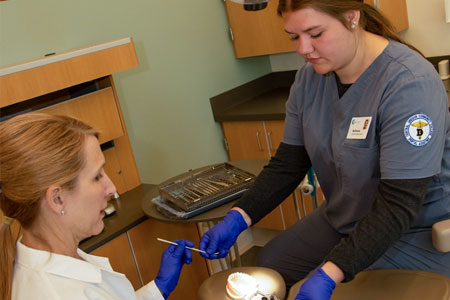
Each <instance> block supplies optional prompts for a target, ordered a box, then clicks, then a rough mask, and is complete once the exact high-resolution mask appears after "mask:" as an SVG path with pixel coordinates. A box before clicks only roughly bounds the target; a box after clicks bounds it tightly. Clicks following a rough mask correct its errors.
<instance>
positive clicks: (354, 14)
mask: <svg viewBox="0 0 450 300" xmlns="http://www.w3.org/2000/svg"><path fill="white" fill-rule="evenodd" d="M360 17H361V12H360V11H359V10H349V11H347V12H346V13H345V18H346V19H347V21H348V24H349V27H350V25H351V24H353V23H354V22H355V23H356V24H359V19H360Z"/></svg>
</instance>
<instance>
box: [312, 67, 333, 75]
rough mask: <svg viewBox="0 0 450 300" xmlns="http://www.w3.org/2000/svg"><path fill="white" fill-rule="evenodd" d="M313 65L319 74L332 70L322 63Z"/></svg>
mask: <svg viewBox="0 0 450 300" xmlns="http://www.w3.org/2000/svg"><path fill="white" fill-rule="evenodd" d="M313 67H314V70H315V71H316V73H317V74H320V75H325V74H328V73H330V72H331V71H332V70H331V69H330V67H328V66H324V65H313Z"/></svg>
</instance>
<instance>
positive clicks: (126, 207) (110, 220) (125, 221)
mask: <svg viewBox="0 0 450 300" xmlns="http://www.w3.org/2000/svg"><path fill="white" fill-rule="evenodd" d="M155 188H156V185H154V184H145V183H143V184H141V185H140V186H138V187H136V188H134V189H132V190H130V191H128V192H126V193H123V194H122V195H121V196H120V198H119V200H110V202H112V203H113V204H114V207H115V208H116V212H115V213H113V214H112V215H110V216H108V217H106V218H105V219H104V223H105V229H104V230H103V231H102V233H100V234H99V235H96V236H93V237H90V238H88V239H85V240H83V241H82V242H81V243H80V245H79V248H80V249H82V250H83V251H85V252H88V253H89V252H91V251H93V250H95V249H97V248H98V247H100V246H102V245H104V244H106V243H107V242H109V241H111V240H113V239H114V238H116V237H118V236H119V235H121V234H122V233H124V232H126V231H127V230H129V229H131V228H133V227H134V226H136V225H138V224H140V223H142V222H143V221H145V220H146V219H147V216H146V215H145V214H144V211H143V210H142V201H143V200H144V199H146V198H148V197H152V198H153V197H154V196H153V194H152V193H153V191H154V190H155Z"/></svg>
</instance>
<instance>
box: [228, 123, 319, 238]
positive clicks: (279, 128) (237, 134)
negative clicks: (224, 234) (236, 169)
mask: <svg viewBox="0 0 450 300" xmlns="http://www.w3.org/2000/svg"><path fill="white" fill-rule="evenodd" d="M222 130H223V134H224V138H225V144H226V145H227V151H228V158H229V159H230V160H247V159H267V160H269V159H270V157H271V156H273V155H275V153H276V150H277V149H278V146H279V144H280V143H281V141H282V139H283V131H284V121H282V120H270V121H233V122H223V123H222ZM296 193H297V199H301V197H300V194H299V192H298V191H296ZM317 197H318V202H319V203H321V201H323V195H322V193H321V191H320V190H318V192H317ZM303 198H304V202H305V204H304V205H305V211H306V213H307V214H308V213H310V212H311V211H312V201H311V197H310V196H304V197H303ZM298 205H299V208H300V214H301V215H302V217H303V207H302V206H303V204H302V203H298ZM297 221H298V217H297V213H296V209H295V202H294V197H293V196H292V195H291V196H289V197H287V198H286V199H285V200H284V201H283V203H281V204H280V205H279V206H278V207H276V208H275V209H274V210H273V211H272V212H271V213H270V214H268V215H267V216H265V217H264V218H263V219H262V220H261V221H259V222H258V223H257V224H256V225H255V226H257V227H263V228H268V229H276V230H284V229H287V228H289V227H291V226H292V225H294V224H295V223H296V222H297Z"/></svg>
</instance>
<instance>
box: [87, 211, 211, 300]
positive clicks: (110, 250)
mask: <svg viewBox="0 0 450 300" xmlns="http://www.w3.org/2000/svg"><path fill="white" fill-rule="evenodd" d="M199 236H200V235H199V232H198V230H197V226H196V224H195V223H189V224H176V223H162V222H159V221H156V220H153V219H147V220H146V221H144V222H143V223H141V224H139V225H137V226H136V227H134V228H132V229H130V230H129V231H128V232H127V233H124V234H122V235H120V236H119V237H117V238H115V239H114V240H112V241H110V242H108V243H107V244H105V245H103V246H102V247H100V248H98V249H96V250H94V251H93V252H92V253H91V254H93V255H98V256H104V257H108V258H109V260H110V263H111V266H112V268H113V269H114V270H115V271H117V272H120V273H123V274H125V275H126V276H127V278H128V279H129V280H130V281H131V283H132V285H133V287H134V288H135V289H136V290H137V289H139V288H140V287H141V286H142V285H141V279H142V283H143V284H144V285H145V284H147V283H149V282H150V281H152V280H154V279H155V277H156V275H157V273H158V270H159V267H160V263H161V255H162V253H163V252H164V250H166V249H167V247H168V246H169V245H168V244H166V243H161V242H158V241H157V240H156V238H157V237H160V238H163V239H167V240H175V239H185V240H190V241H192V242H193V243H194V244H195V247H198V243H199V241H200V238H199ZM192 255H193V260H192V263H191V264H189V265H185V266H184V267H183V269H182V271H181V276H180V280H179V282H178V285H177V287H176V289H175V290H174V291H173V292H172V294H170V299H171V300H182V299H183V300H184V299H196V298H197V292H198V289H199V288H200V285H201V284H202V283H203V281H205V280H206V279H207V278H208V277H209V273H208V267H207V264H206V260H205V259H204V258H203V257H201V256H200V255H199V254H198V253H196V252H193V253H192ZM139 276H140V277H139ZM140 278H141V279H140Z"/></svg>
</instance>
